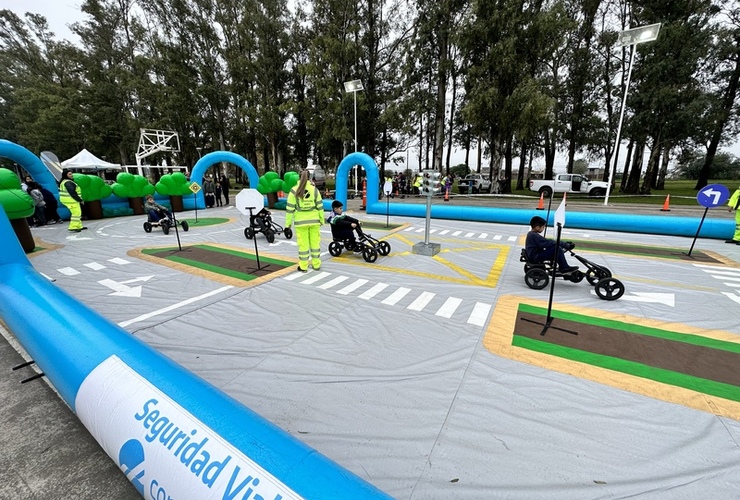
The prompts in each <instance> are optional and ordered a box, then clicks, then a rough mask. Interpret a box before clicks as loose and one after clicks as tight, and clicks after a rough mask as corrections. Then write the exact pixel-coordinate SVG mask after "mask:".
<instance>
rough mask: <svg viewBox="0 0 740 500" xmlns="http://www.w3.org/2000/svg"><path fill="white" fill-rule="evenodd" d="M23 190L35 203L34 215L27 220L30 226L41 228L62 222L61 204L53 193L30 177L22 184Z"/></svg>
mask: <svg viewBox="0 0 740 500" xmlns="http://www.w3.org/2000/svg"><path fill="white" fill-rule="evenodd" d="M21 189H23V191H25V192H26V193H28V194H29V196H31V198H32V199H33V203H34V212H33V215H31V216H29V217H28V218H27V221H28V225H29V226H31V227H40V226H45V225H47V224H55V223H57V222H62V220H61V219H60V218H59V214H57V207H58V206H59V204H58V203H57V199H56V198H55V197H54V195H53V194H52V192H51V191H49V190H48V189H46V188H45V187H43V186H42V185H41V184H39V183H38V182H35V181H34V180H33V178H31V176H30V175H27V176H26V177H25V179H24V180H23V182H21Z"/></svg>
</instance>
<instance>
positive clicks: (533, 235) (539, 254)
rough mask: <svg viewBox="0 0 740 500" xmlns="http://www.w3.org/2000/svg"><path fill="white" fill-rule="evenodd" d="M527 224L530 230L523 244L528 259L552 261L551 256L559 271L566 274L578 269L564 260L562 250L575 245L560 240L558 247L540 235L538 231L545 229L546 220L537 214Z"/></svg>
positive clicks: (569, 248)
mask: <svg viewBox="0 0 740 500" xmlns="http://www.w3.org/2000/svg"><path fill="white" fill-rule="evenodd" d="M529 225H530V227H531V228H532V230H531V231H529V232H528V233H527V240H526V243H525V246H524V251H525V252H527V257H528V258H529V260H531V261H532V262H548V261H552V260H553V257H555V258H556V259H557V262H558V267H557V270H558V271H560V272H561V273H563V274H567V273H572V272H573V271H577V270H578V266H571V265H570V264H568V261H567V260H565V252H564V250H571V249H573V248H574V247H575V245H574V244H573V243H570V242H566V241H561V242H560V247H558V245H557V244H556V243H555V241H554V240H550V239H547V238H545V237H544V236H542V234H540V233H542V231H544V230H545V226H547V221H545V219H543V218H542V217H540V216H538V215H535V216H534V217H532V220H530V221H529ZM556 252H557V254H556Z"/></svg>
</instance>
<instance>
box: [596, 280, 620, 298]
mask: <svg viewBox="0 0 740 500" xmlns="http://www.w3.org/2000/svg"><path fill="white" fill-rule="evenodd" d="M595 290H596V295H598V296H599V298H600V299H603V300H617V299H618V298H619V297H621V296H622V295H624V285H623V284H622V282H621V281H619V280H618V279H616V278H612V277H608V278H603V279H601V280H599V282H598V283H596V287H595Z"/></svg>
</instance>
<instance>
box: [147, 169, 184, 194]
mask: <svg viewBox="0 0 740 500" xmlns="http://www.w3.org/2000/svg"><path fill="white" fill-rule="evenodd" d="M190 184H191V183H190V181H189V180H188V178H187V177H185V174H183V173H182V172H175V173H174V174H164V175H163V176H162V177H160V179H159V182H157V184H156V185H155V186H154V188H155V189H156V190H157V192H158V193H159V194H161V195H163V196H185V195H187V194H193V192H192V191H191V190H190Z"/></svg>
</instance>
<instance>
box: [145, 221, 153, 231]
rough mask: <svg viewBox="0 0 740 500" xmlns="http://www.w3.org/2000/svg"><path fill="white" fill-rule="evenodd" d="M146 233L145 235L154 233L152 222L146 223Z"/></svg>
mask: <svg viewBox="0 0 740 500" xmlns="http://www.w3.org/2000/svg"><path fill="white" fill-rule="evenodd" d="M144 232H145V233H151V232H152V224H151V223H150V222H145V223H144Z"/></svg>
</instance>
